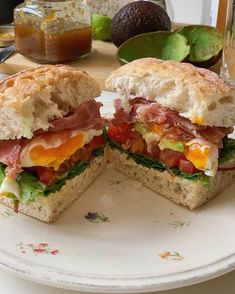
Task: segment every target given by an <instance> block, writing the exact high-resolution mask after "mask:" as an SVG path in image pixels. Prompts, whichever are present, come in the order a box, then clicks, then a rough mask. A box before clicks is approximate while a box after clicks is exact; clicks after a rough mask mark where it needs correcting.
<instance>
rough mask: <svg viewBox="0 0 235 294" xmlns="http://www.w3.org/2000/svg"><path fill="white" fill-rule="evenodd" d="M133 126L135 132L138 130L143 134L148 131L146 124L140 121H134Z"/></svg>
mask: <svg viewBox="0 0 235 294" xmlns="http://www.w3.org/2000/svg"><path fill="white" fill-rule="evenodd" d="M134 128H135V130H136V131H137V132H139V133H140V134H142V135H144V134H145V133H147V131H148V130H147V128H146V126H145V125H144V124H143V123H142V122H140V121H137V122H135V126H134Z"/></svg>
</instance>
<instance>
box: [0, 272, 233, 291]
mask: <svg viewBox="0 0 235 294" xmlns="http://www.w3.org/2000/svg"><path fill="white" fill-rule="evenodd" d="M13 293H14V294H15V293H17V294H32V293H33V294H42V293H43V294H74V293H79V292H74V291H68V290H63V289H57V288H51V287H47V286H43V285H39V284H35V283H32V282H29V281H26V280H22V279H20V278H17V277H14V276H13V275H11V274H9V273H7V272H5V271H3V270H0V294H13ZM155 293H156V294H189V293H190V294H221V293H224V294H234V293H235V271H233V272H232V273H229V274H227V275H225V276H222V277H219V278H217V279H214V280H211V281H208V282H204V283H201V284H197V285H194V286H189V287H185V288H180V289H176V290H169V291H160V292H155Z"/></svg>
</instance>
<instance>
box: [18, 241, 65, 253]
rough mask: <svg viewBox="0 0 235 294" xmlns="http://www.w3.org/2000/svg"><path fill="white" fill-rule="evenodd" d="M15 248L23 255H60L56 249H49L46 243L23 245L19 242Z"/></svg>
mask: <svg viewBox="0 0 235 294" xmlns="http://www.w3.org/2000/svg"><path fill="white" fill-rule="evenodd" d="M17 246H18V247H19V249H20V252H21V253H23V254H25V253H28V252H32V253H33V254H34V255H42V254H47V255H57V254H59V253H60V251H59V250H58V249H52V248H50V247H49V244H48V243H39V244H24V243H23V242H20V243H19V244H17Z"/></svg>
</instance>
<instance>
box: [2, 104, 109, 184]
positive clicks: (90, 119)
mask: <svg viewBox="0 0 235 294" xmlns="http://www.w3.org/2000/svg"><path fill="white" fill-rule="evenodd" d="M101 106H102V103H100V102H97V101H95V100H94V99H92V100H89V101H87V102H85V103H82V104H81V105H80V106H79V107H78V109H77V110H76V111H75V112H74V113H72V114H69V115H67V116H66V117H63V118H60V119H56V120H54V121H52V122H51V124H52V126H51V127H50V128H49V129H48V130H47V131H43V130H37V131H36V132H35V133H34V137H33V138H32V139H31V140H26V139H24V138H22V139H20V140H4V141H0V162H2V163H4V164H5V165H6V166H7V167H6V174H7V175H8V176H9V177H11V178H16V177H17V175H18V174H19V173H20V172H21V171H22V167H21V163H20V156H21V152H23V151H24V148H25V146H26V145H27V144H29V143H30V142H31V141H32V140H35V139H36V140H37V139H38V140H40V139H43V140H45V141H46V142H47V143H48V144H53V143H54V144H55V142H56V140H57V139H56V138H57V137H58V135H59V138H60V141H61V142H66V140H67V139H68V138H70V134H71V133H72V131H75V130H76V131H88V130H90V129H95V130H102V129H103V127H104V125H105V119H104V118H102V117H101V115H100V107H101ZM38 170H39V174H40V175H42V178H45V177H46V178H47V179H48V178H50V176H49V174H50V175H51V177H52V175H53V173H51V172H50V170H48V169H46V170H45V169H43V168H42V167H41V168H40V169H38ZM52 178H53V179H54V176H53V177H52ZM53 179H52V180H51V179H50V180H49V182H50V181H51V182H53Z"/></svg>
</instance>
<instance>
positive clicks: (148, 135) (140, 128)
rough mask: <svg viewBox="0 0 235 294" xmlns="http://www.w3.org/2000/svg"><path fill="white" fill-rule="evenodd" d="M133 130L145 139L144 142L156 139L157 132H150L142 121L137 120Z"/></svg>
mask: <svg viewBox="0 0 235 294" xmlns="http://www.w3.org/2000/svg"><path fill="white" fill-rule="evenodd" d="M134 128H135V130H136V131H137V132H139V133H140V134H141V135H142V136H143V138H144V139H145V141H146V143H148V142H152V141H155V140H158V139H159V138H158V134H157V133H154V132H151V131H149V130H148V129H147V127H146V126H145V125H144V124H143V123H142V122H139V121H137V122H136V123H135V126H134Z"/></svg>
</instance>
